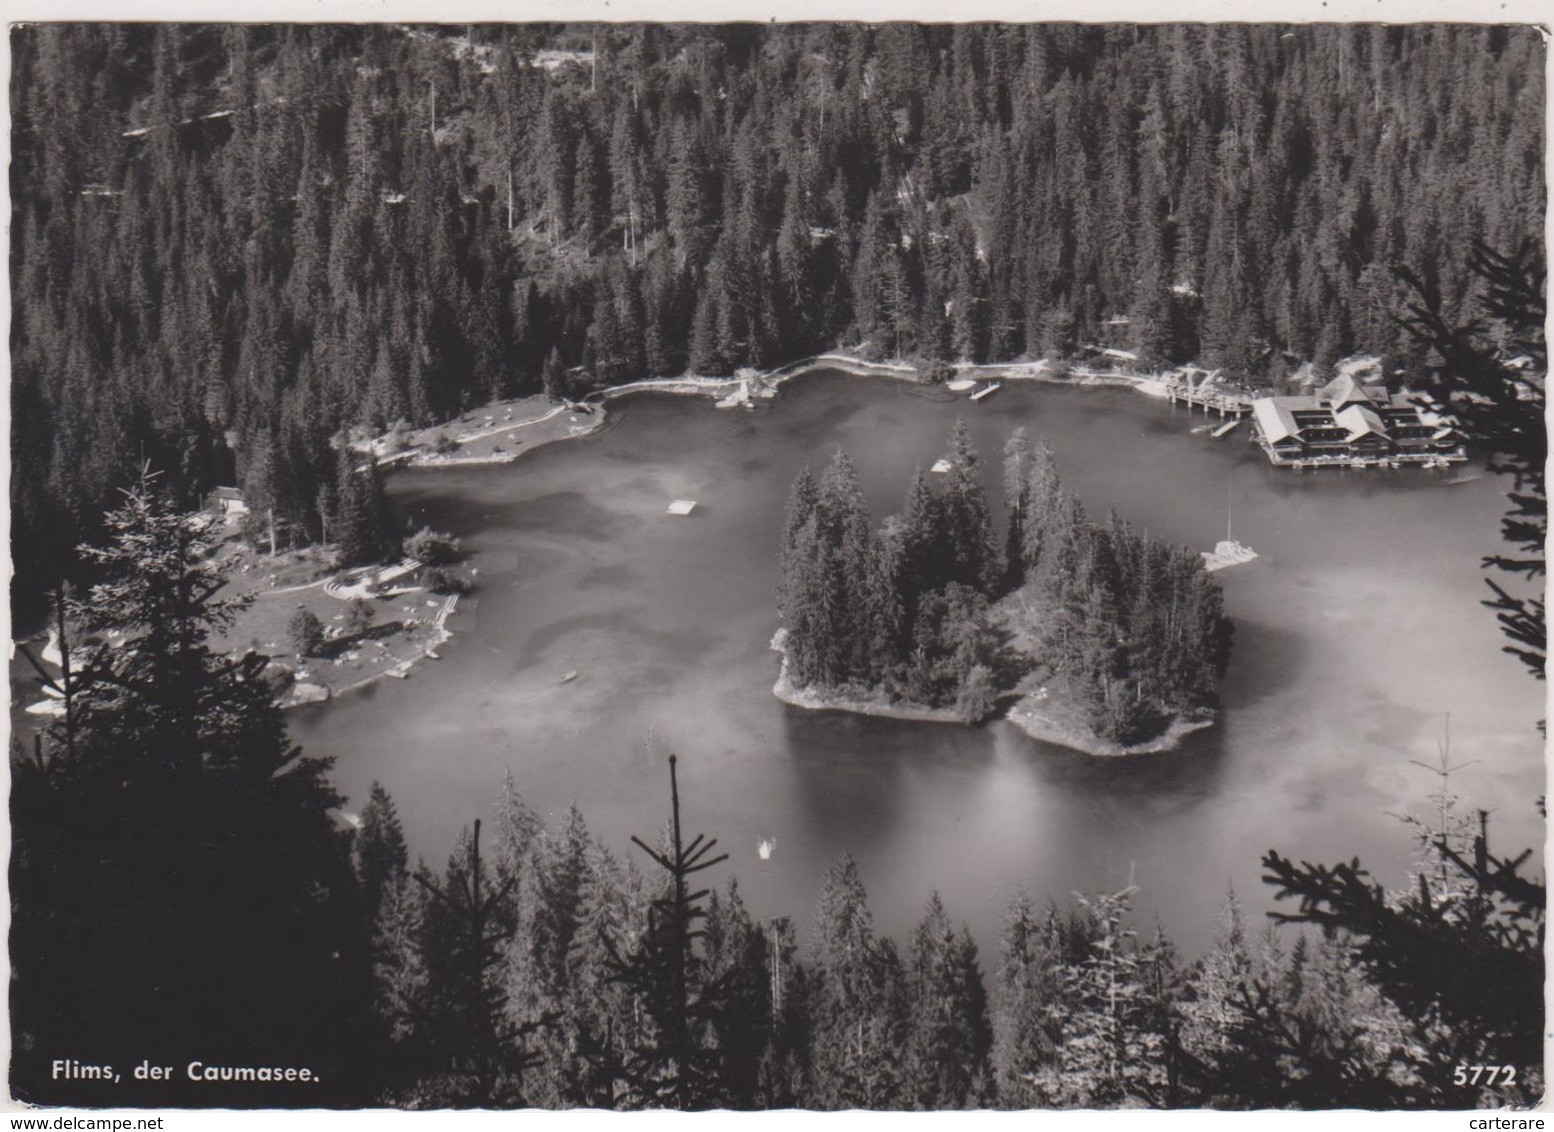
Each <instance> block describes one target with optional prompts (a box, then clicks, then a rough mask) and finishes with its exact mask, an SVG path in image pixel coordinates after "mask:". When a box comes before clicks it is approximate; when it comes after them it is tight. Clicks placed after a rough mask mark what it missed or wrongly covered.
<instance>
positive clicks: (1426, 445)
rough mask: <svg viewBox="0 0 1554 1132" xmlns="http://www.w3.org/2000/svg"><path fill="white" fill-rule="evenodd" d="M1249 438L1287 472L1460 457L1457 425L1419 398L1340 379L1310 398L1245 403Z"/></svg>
mask: <svg viewBox="0 0 1554 1132" xmlns="http://www.w3.org/2000/svg"><path fill="white" fill-rule="evenodd" d="M1252 439H1253V440H1255V441H1256V442H1257V444H1259V445H1260V446H1261V447H1262V449H1263V451H1264V452H1266V453H1267V454H1268V459H1270V460H1271V461H1273V462H1274V463H1275V464H1280V465H1285V466H1292V467H1312V466H1315V467H1326V466H1341V467H1376V466H1380V465H1393V464H1426V465H1431V466H1434V465H1438V464H1445V463H1452V462H1455V461H1458V460H1465V459H1467V454H1466V453H1465V452H1463V450H1462V444H1463V438H1462V435H1461V433H1460V432H1459V431H1458V425H1457V419H1456V418H1455V417H1453V416H1452V415H1451V414H1450V413H1448V412H1447V411H1446V410H1445V408H1444V406H1442V405H1440V404H1438V403H1437V402H1435V401H1432V400H1430V399H1428V398H1426V397H1420V396H1413V397H1410V396H1405V395H1403V394H1401V393H1388V392H1387V391H1386V389H1384V388H1382V387H1380V386H1366V385H1362V384H1360V382H1359V381H1357V380H1356V379H1355V378H1354V377H1352V376H1350V375H1348V374H1343V375H1340V376H1339V377H1336V378H1334V379H1333V380H1332V381H1330V382H1328V383H1327V384H1326V385H1324V386H1322V388H1321V389H1319V390H1317V392H1316V393H1315V394H1314V395H1312V396H1304V397H1259V398H1257V399H1255V400H1254V401H1253V402H1252Z"/></svg>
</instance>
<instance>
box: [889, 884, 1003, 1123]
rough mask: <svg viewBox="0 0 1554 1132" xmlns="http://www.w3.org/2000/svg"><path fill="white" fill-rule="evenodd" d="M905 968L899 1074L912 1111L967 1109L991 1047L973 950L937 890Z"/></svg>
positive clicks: (971, 944)
mask: <svg viewBox="0 0 1554 1132" xmlns="http://www.w3.org/2000/svg"><path fill="white" fill-rule="evenodd" d="M907 963H908V1000H909V1002H910V1004H911V1008H910V1009H911V1014H910V1022H909V1028H908V1038H907V1052H906V1064H905V1069H906V1080H907V1081H909V1082H910V1083H911V1086H912V1099H913V1102H914V1107H916V1108H924V1109H940V1108H967V1107H970V1106H971V1105H973V1104H974V1103H976V1101H977V1100H979V1099H980V1098H977V1097H975V1096H974V1094H973V1085H974V1082H976V1081H977V1080H979V1079H980V1078H981V1077H982V1076H983V1075H985V1073H986V1071H987V1064H986V1059H987V1056H988V1049H989V1047H990V1046H991V1044H992V1035H991V1032H990V1030H989V1025H988V1020H987V1014H986V992H985V990H984V989H983V987H982V974H981V970H980V968H979V967H978V965H977V959H976V945H975V944H973V943H972V942H971V937H970V936H969V934H967V933H966V932H965V930H964V928H963V929H962V931H961V932H959V933H957V932H956V931H955V930H954V929H953V928H952V927H951V926H950V921H949V916H948V915H947V914H946V913H945V910H944V905H943V903H942V902H941V901H940V899H939V894H938V893H934V894H933V895H932V896H931V897H930V898H929V900H928V909H927V911H926V912H925V913H924V915H923V919H922V922H921V923H919V924H918V926H917V929H916V931H914V932H913V934H912V945H911V950H910V952H909V955H908V960H907Z"/></svg>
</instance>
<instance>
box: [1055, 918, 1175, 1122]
mask: <svg viewBox="0 0 1554 1132" xmlns="http://www.w3.org/2000/svg"><path fill="white" fill-rule="evenodd" d="M1133 891H1134V890H1133V889H1131V888H1129V889H1124V890H1122V891H1121V892H1116V893H1102V894H1099V895H1097V896H1095V897H1081V898H1080V908H1081V909H1082V910H1083V911H1084V912H1085V913H1086V915H1087V917H1088V920H1089V925H1090V930H1089V939H1088V954H1087V955H1086V956H1085V957H1084V958H1083V959H1081V960H1079V961H1077V962H1070V963H1068V964H1066V965H1065V966H1064V969H1063V979H1064V983H1065V986H1064V994H1065V997H1066V998H1067V999H1068V1000H1069V1002H1070V1006H1069V1010H1068V1013H1067V1016H1066V1017H1065V1018H1064V1019H1063V1029H1062V1040H1061V1042H1060V1044H1059V1046H1058V1050H1057V1058H1056V1060H1055V1062H1054V1063H1053V1064H1052V1065H1051V1066H1048V1067H1046V1068H1044V1069H1042V1070H1040V1071H1038V1073H1037V1074H1036V1075H1035V1079H1034V1080H1035V1084H1036V1086H1037V1088H1038V1089H1039V1090H1040V1093H1041V1095H1042V1096H1043V1097H1044V1098H1045V1100H1046V1102H1047V1103H1048V1104H1050V1105H1053V1106H1056V1107H1084V1108H1103V1107H1104V1108H1131V1107H1139V1106H1146V1105H1158V1104H1160V1103H1161V1102H1162V1100H1163V1098H1164V1094H1165V1088H1166V1084H1167V1074H1166V1067H1165V1045H1166V1039H1165V1035H1164V1034H1162V1033H1161V1032H1160V1029H1159V1021H1158V1012H1157V1011H1156V1010H1155V1009H1154V1006H1155V1004H1154V1002H1153V1001H1152V999H1151V994H1150V990H1149V985H1150V981H1151V980H1150V968H1151V967H1153V966H1154V965H1155V964H1156V963H1158V962H1159V961H1160V956H1159V954H1158V952H1157V949H1156V948H1155V947H1149V946H1141V945H1140V943H1139V941H1138V935H1137V933H1136V932H1135V931H1133V930H1132V929H1130V928H1127V927H1125V926H1124V924H1123V920H1124V917H1125V916H1126V915H1127V911H1128V903H1129V900H1130V898H1131V896H1132V893H1133Z"/></svg>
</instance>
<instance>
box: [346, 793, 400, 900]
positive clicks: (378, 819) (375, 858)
mask: <svg viewBox="0 0 1554 1132" xmlns="http://www.w3.org/2000/svg"><path fill="white" fill-rule="evenodd" d="M352 848H353V850H354V854H355V858H356V875H357V878H358V880H359V883H360V884H361V895H362V907H363V909H364V910H365V911H366V912H367V915H368V917H369V918H370V919H376V918H377V914H378V905H379V904H381V903H382V900H383V893H384V890H385V889H387V888H390V887H393V886H397V885H398V884H399V883H400V882H401V881H403V880H404V879H405V877H406V876H407V875H408V868H409V854H408V853H407V851H406V849H405V833H404V830H403V829H402V828H401V827H400V824H399V814H398V812H397V811H396V810H395V808H394V799H392V798H391V797H389V793H388V791H387V790H385V789H383V787H382V785H381V784H380V783H378V782H376V781H374V782H373V784H372V785H371V787H369V788H368V791H367V804H366V805H365V806H363V807H362V812H361V824H360V825H359V826H358V827H357V830H356V838H355V844H354V845H353V847H352Z"/></svg>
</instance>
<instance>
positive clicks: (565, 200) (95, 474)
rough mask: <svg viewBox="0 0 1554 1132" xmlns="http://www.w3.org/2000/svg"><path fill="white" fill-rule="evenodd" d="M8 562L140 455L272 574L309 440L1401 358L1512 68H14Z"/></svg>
mask: <svg viewBox="0 0 1554 1132" xmlns="http://www.w3.org/2000/svg"><path fill="white" fill-rule="evenodd" d="M12 43H13V48H14V69H13V77H12V91H11V97H12V114H13V127H14V133H13V165H12V171H11V186H12V195H13V217H12V220H13V227H12V247H11V256H12V259H11V267H12V284H13V304H14V322H13V326H12V338H11V342H12V363H13V377H14V384H13V394H12V397H13V409H14V415H13V432H12V443H13V453H14V456H15V468H16V475H15V478H14V481H13V503H14V511H13V514H14V524H15V527H14V531H13V535H14V537H13V546H15V547H16V553H17V555H18V563H17V564H18V569H19V573H20V574H21V576H22V578H21V580H22V582H23V584H24V585H25V584H26V583H27V582H28V581H29V579H31V580H34V581H39V582H49V581H52V579H53V577H54V576H56V575H57V573H58V572H59V571H60V570H62V569H64V568H65V567H66V565H67V563H68V562H69V553H68V548H69V547H71V546H72V545H73V544H74V543H75V542H76V541H77V540H78V539H79V538H81V537H83V535H87V534H90V533H91V531H92V528H93V526H94V525H95V523H96V522H97V520H96V519H95V518H94V516H100V515H101V514H102V513H103V510H104V505H105V503H107V502H109V496H110V486H111V485H113V484H114V483H120V482H124V481H125V480H126V479H127V478H128V477H129V475H130V473H131V470H132V469H133V468H135V467H137V466H138V465H139V462H140V461H141V460H142V459H143V458H146V459H150V460H151V461H152V462H153V464H154V465H156V466H157V467H159V468H162V469H165V470H166V471H167V472H169V473H170V474H171V475H172V476H173V477H175V478H176V479H177V481H178V483H179V485H180V487H181V488H182V489H183V490H184V492H185V494H186V497H188V496H192V494H193V493H195V492H197V491H199V490H203V489H205V488H208V487H209V486H211V485H212V484H214V483H217V482H228V481H230V480H231V479H233V478H234V477H235V478H236V479H237V480H238V481H239V482H240V483H241V486H242V487H243V489H244V491H245V492H246V493H247V494H248V496H249V497H250V500H251V501H252V502H254V503H255V504H257V505H259V506H263V507H273V508H274V509H275V511H276V513H277V514H278V515H279V516H280V517H281V518H282V519H283V520H286V521H289V522H290V523H291V524H292V525H293V526H294V529H295V532H296V534H297V536H298V537H315V538H316V537H318V535H319V534H320V532H321V527H322V521H323V520H324V519H325V518H327V512H328V510H329V509H330V507H331V506H332V503H331V500H330V493H329V491H328V490H327V487H328V485H329V484H330V483H331V482H333V479H334V469H335V463H336V461H335V457H334V454H333V453H332V452H331V451H330V440H331V437H332V436H334V435H335V434H336V433H337V432H338V431H339V430H340V429H341V427H342V426H346V425H352V424H357V423H368V424H373V425H381V424H385V423H388V422H391V421H393V420H396V419H399V418H404V419H408V420H411V421H415V422H425V421H428V420H431V419H433V418H437V417H441V416H445V415H448V414H452V413H454V412H455V411H456V410H458V409H460V408H461V407H462V406H466V405H469V404H471V403H476V402H483V401H485V400H486V399H488V398H490V397H492V396H494V395H498V394H507V393H516V392H521V391H527V390H533V389H537V388H540V387H541V384H542V382H543V383H544V385H545V387H547V388H549V389H550V390H551V391H552V392H557V393H559V392H562V391H564V390H571V391H577V390H579V389H581V388H583V387H586V386H587V385H588V384H590V383H609V382H617V381H621V380H624V379H628V378H633V377H637V376H641V375H644V374H668V373H679V372H682V371H685V370H686V369H687V368H690V369H694V370H696V371H700V372H728V371H730V370H731V368H732V367H734V366H736V365H740V364H747V363H749V364H755V365H765V364H770V363H774V362H778V361H781V360H784V359H786V358H790V357H794V356H798V355H801V354H804V353H808V352H812V351H814V350H815V349H817V348H819V347H822V346H830V345H834V344H852V345H858V344H860V343H867V348H868V349H870V350H873V351H877V352H879V353H881V354H884V355H919V356H925V357H949V358H956V357H968V358H972V359H976V360H982V359H1003V358H1012V357H1017V356H1020V355H1023V354H1053V355H1059V356H1061V355H1064V354H1067V353H1069V352H1070V351H1072V350H1074V349H1075V348H1077V347H1080V346H1083V345H1085V344H1091V343H1096V342H1104V343H1106V344H1110V345H1115V346H1124V347H1127V348H1131V349H1134V350H1137V351H1139V352H1140V353H1141V354H1142V355H1143V357H1144V358H1145V360H1146V361H1147V362H1150V363H1156V362H1165V361H1173V360H1184V359H1189V358H1196V359H1198V360H1200V361H1203V362H1204V363H1206V364H1210V365H1215V366H1222V367H1225V368H1226V369H1227V370H1228V371H1229V372H1231V373H1232V374H1252V373H1258V374H1262V373H1267V372H1272V374H1273V375H1274V376H1275V377H1277V376H1278V374H1279V373H1280V372H1281V371H1282V369H1283V368H1284V367H1286V366H1288V365H1290V364H1292V363H1295V362H1299V361H1302V360H1305V359H1315V360H1317V361H1318V363H1319V364H1321V363H1325V362H1327V361H1330V360H1331V359H1333V358H1335V357H1338V356H1340V355H1342V354H1344V353H1347V352H1351V351H1355V350H1367V351H1386V350H1391V349H1394V348H1397V347H1400V346H1401V345H1402V343H1400V341H1399V337H1398V330H1397V328H1396V326H1395V324H1394V322H1393V314H1394V311H1395V310H1396V302H1395V298H1396V296H1395V290H1394V286H1393V284H1392V283H1391V281H1390V276H1389V267H1390V266H1391V265H1393V264H1395V263H1404V264H1410V265H1414V266H1415V267H1418V268H1420V269H1421V270H1426V271H1429V272H1433V274H1434V275H1435V276H1436V277H1438V278H1439V279H1440V280H1441V281H1442V285H1443V287H1444V291H1445V308H1446V309H1445V314H1446V316H1447V317H1448V318H1451V319H1458V317H1459V316H1461V315H1464V314H1465V313H1466V302H1467V299H1466V295H1467V289H1468V272H1467V271H1466V270H1465V263H1466V257H1467V255H1468V254H1469V248H1470V244H1471V242H1472V240H1473V239H1474V238H1482V239H1483V240H1484V241H1485V242H1486V243H1488V244H1489V245H1491V246H1497V247H1512V246H1515V245H1516V244H1517V243H1518V242H1519V241H1520V240H1521V239H1522V238H1523V237H1525V236H1527V235H1529V234H1535V233H1536V232H1537V231H1539V230H1540V226H1541V217H1542V210H1543V187H1542V177H1543V161H1542V157H1543V155H1542V131H1543V104H1544V91H1543V79H1542V76H1543V50H1544V49H1543V45H1542V42H1541V40H1540V38H1539V36H1538V34H1537V33H1536V31H1535V30H1533V29H1530V28H1528V29H1517V28H1495V27H1468V26H1421V27H1392V28H1384V27H1379V26H1357V25H1351V26H1299V27H1296V26H1291V27H1280V26H1269V25H1265V26H1248V27H1203V26H1193V27H1188V26H1164V27H1132V26H1126V25H1113V26H1108V27H1079V26H1008V25H1005V26H999V25H959V26H933V27H924V26H917V25H905V24H901V25H889V26H883V27H866V26H857V25H836V24H828V25H787V26H770V27H764V26H755V25H740V26H733V27H665V26H577V27H558V26H541V25H519V26H473V27H465V26H460V27H457V28H418V29H409V28H404V27H396V26H359V27H329V26H274V27H222V26H199V27H196V26H170V25H155V26H153V25H139V26H133V25H112V26H110V25H79V26H47V25H42V26H31V27H23V28H17V29H15V30H13V32H12Z"/></svg>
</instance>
